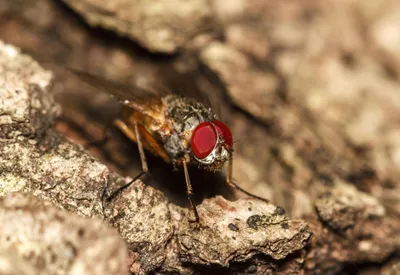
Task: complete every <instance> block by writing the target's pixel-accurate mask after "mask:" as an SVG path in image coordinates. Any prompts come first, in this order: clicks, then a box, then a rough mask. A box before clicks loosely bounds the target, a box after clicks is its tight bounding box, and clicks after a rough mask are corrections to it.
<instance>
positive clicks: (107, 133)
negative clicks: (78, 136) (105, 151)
mask: <svg viewBox="0 0 400 275" xmlns="http://www.w3.org/2000/svg"><path fill="white" fill-rule="evenodd" d="M113 126H114V124H108V125H107V126H106V128H105V129H104V133H103V138H102V139H101V140H97V141H90V142H88V143H87V144H86V145H85V149H90V148H92V147H102V146H103V145H105V144H106V143H107V142H108V141H109V139H110V136H111V128H112V127H113Z"/></svg>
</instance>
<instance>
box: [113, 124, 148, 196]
mask: <svg viewBox="0 0 400 275" xmlns="http://www.w3.org/2000/svg"><path fill="white" fill-rule="evenodd" d="M114 125H116V126H117V127H118V128H119V129H120V130H121V131H122V132H123V133H124V134H125V135H126V136H127V137H128V138H130V139H131V140H135V141H136V143H137V145H138V149H139V155H140V161H141V163H142V172H140V173H139V174H138V175H137V176H136V177H134V178H133V179H132V180H131V181H129V182H128V183H127V184H125V185H123V186H121V187H120V188H118V189H117V190H115V191H114V192H112V193H111V195H110V196H109V197H108V198H107V201H108V202H110V201H112V200H113V199H114V198H115V197H116V196H117V195H118V194H119V193H121V191H123V190H125V189H126V188H128V187H129V186H130V185H131V184H132V183H133V182H135V181H136V180H137V179H139V178H142V177H144V176H146V175H147V174H148V173H149V168H148V165H147V161H146V156H145V154H144V149H143V144H142V140H141V136H140V132H139V125H138V124H135V126H134V129H135V131H134V132H132V130H131V129H130V128H129V127H128V126H127V125H126V124H125V123H124V122H123V121H122V120H115V121H114Z"/></svg>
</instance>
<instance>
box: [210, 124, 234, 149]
mask: <svg viewBox="0 0 400 275" xmlns="http://www.w3.org/2000/svg"><path fill="white" fill-rule="evenodd" d="M212 123H213V124H214V125H215V127H216V128H217V131H218V133H219V134H220V135H221V136H222V137H223V138H224V141H225V143H226V144H228V145H229V146H230V147H233V137H232V132H231V130H230V129H229V128H228V126H226V125H225V124H224V123H223V122H221V121H219V120H213V121H212Z"/></svg>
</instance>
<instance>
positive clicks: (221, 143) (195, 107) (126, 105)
mask: <svg viewBox="0 0 400 275" xmlns="http://www.w3.org/2000/svg"><path fill="white" fill-rule="evenodd" d="M73 73H74V74H75V75H76V76H77V77H78V78H79V79H80V80H82V81H83V82H85V83H87V84H89V85H91V86H93V87H94V88H96V89H99V90H103V91H105V92H107V93H109V94H110V95H112V96H113V97H115V98H117V99H118V101H120V102H121V103H122V108H121V113H120V116H119V117H118V119H116V120H115V121H114V125H115V126H117V127H118V128H119V129H120V130H121V131H122V132H123V133H124V134H125V135H126V136H127V137H128V138H129V139H130V140H132V141H134V142H135V143H137V146H138V149H139V154H140V159H141V165H142V172H141V173H140V174H139V175H137V176H136V177H135V178H134V179H133V180H131V181H130V182H129V183H127V184H126V185H124V186H122V187H121V188H120V189H118V190H117V191H116V192H114V193H113V194H112V195H111V196H110V198H113V197H115V195H116V194H117V193H118V191H120V190H122V189H124V188H126V187H128V186H129V185H130V184H131V183H132V182H134V181H135V180H136V179H138V178H140V177H142V176H144V175H146V174H147V173H149V168H148V164H147V161H146V156H145V149H146V150H147V151H148V152H151V153H152V154H154V155H156V156H159V157H161V158H162V159H163V160H164V161H165V162H167V163H171V164H172V165H173V166H174V167H183V171H184V175H185V181H186V188H187V194H188V199H189V203H190V206H191V209H192V211H193V213H194V215H195V218H196V222H199V215H198V213H197V210H196V205H195V204H194V201H193V198H192V196H193V189H192V186H191V184H190V177H189V172H188V165H190V164H197V165H198V166H200V167H202V168H204V169H207V170H211V171H219V170H221V169H222V167H223V165H224V163H225V162H227V176H226V183H227V184H228V185H229V186H231V187H232V188H234V189H237V190H239V191H241V192H243V193H245V194H247V195H248V196H251V197H255V198H257V199H260V200H265V199H263V198H260V197H258V196H256V195H253V194H251V193H249V192H247V191H245V190H244V189H242V188H241V187H240V186H238V185H237V184H236V183H234V182H233V181H232V164H233V137H232V132H231V130H230V129H229V127H228V126H227V125H226V124H225V123H223V122H222V121H221V120H219V118H218V116H217V114H216V112H215V111H214V109H213V107H212V104H211V103H210V101H209V100H205V99H206V97H205V96H204V95H202V96H201V95H199V93H196V92H190V91H187V90H184V89H170V88H169V87H168V86H166V85H163V84H154V83H153V84H151V85H148V84H142V85H141V84H140V83H138V84H135V85H132V86H124V85H121V84H118V83H115V82H112V81H110V80H106V79H104V78H101V77H97V76H94V75H91V74H89V73H86V72H82V71H75V70H74V71H73ZM139 82H140V81H139Z"/></svg>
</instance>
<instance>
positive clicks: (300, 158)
mask: <svg viewBox="0 0 400 275" xmlns="http://www.w3.org/2000/svg"><path fill="white" fill-rule="evenodd" d="M0 39H1V40H3V41H4V42H6V43H11V44H13V45H15V46H18V47H20V48H21V49H22V50H23V51H24V52H26V53H28V54H30V55H32V56H33V57H34V58H35V59H36V60H38V61H39V62H41V63H42V64H43V66H44V67H48V68H51V69H52V70H54V71H55V73H56V75H57V80H56V81H54V89H55V91H56V92H57V94H58V101H59V102H60V104H61V105H62V106H63V114H62V116H61V117H60V119H59V120H58V121H57V122H56V128H57V129H58V131H60V132H62V133H64V134H65V135H67V136H68V137H70V138H72V139H74V140H75V141H76V142H79V143H81V144H86V143H87V142H88V141H90V140H100V139H101V138H102V136H103V131H104V129H105V128H106V127H107V126H108V125H109V124H110V122H111V121H112V120H113V119H114V118H115V117H116V116H117V115H118V104H116V102H113V101H112V100H111V99H110V98H109V96H108V95H107V94H106V93H101V91H98V90H94V89H92V88H90V87H88V86H87V85H85V84H84V83H82V82H80V81H79V80H78V79H76V78H74V77H73V76H71V75H70V74H68V73H66V72H65V71H64V70H63V69H62V68H63V67H72V68H76V69H79V70H83V71H87V72H90V73H93V74H96V75H99V76H102V77H105V78H108V79H111V80H114V81H117V82H121V83H125V84H128V85H129V84H130V83H134V82H135V81H136V79H137V77H141V78H146V79H147V80H148V81H153V82H154V83H158V82H162V81H165V80H167V81H168V83H169V85H170V87H172V88H176V89H198V90H200V91H201V92H203V93H205V94H206V95H207V96H209V97H210V98H211V99H212V101H213V104H214V105H215V106H217V109H218V112H220V113H221V117H222V119H223V120H224V121H225V122H226V123H227V124H228V125H229V126H230V127H231V129H232V132H233V135H234V139H235V155H234V173H233V177H234V179H235V180H236V181H237V182H238V183H239V184H240V185H241V186H242V187H243V188H245V189H247V190H248V191H250V192H253V193H255V194H257V195H259V196H263V197H265V198H268V199H269V200H271V202H272V203H274V204H276V205H280V206H282V207H283V208H284V209H285V210H286V212H287V214H288V215H289V216H290V217H293V218H301V219H305V220H307V221H309V223H310V226H311V227H312V228H313V231H314V234H315V236H314V238H313V244H312V247H313V249H311V251H310V252H309V254H308V257H309V259H310V260H309V261H307V260H306V261H305V264H304V266H305V268H306V270H309V271H310V272H311V271H312V272H314V273H324V272H328V273H339V272H343V273H347V274H354V273H359V274H379V273H380V272H386V271H387V272H389V271H388V270H394V268H393V266H396V264H397V267H398V266H399V265H400V264H399V261H400V260H399V259H400V255H399V248H400V233H399V227H400V226H399V225H400V219H399V217H400V184H399V180H398V179H399V176H400V81H399V77H400V2H399V1H396V0H386V1H356V0H347V1H344V0H335V1H333V0H328V1H318V0H305V1H279V0H252V1H245V0H213V1H205V0H203V1H202V0H176V1H167V0H164V1H161V0H158V1H157V0H154V1H140V0H115V1H106V0H80V1H79V0H64V1H61V0H9V1H7V0H3V1H1V2H0ZM172 69H173V70H172ZM112 132H113V135H112V139H111V140H110V141H109V142H108V143H107V144H105V145H104V146H102V147H101V148H92V149H91V150H92V153H93V154H96V155H97V156H98V157H100V158H102V159H103V160H104V161H105V162H107V164H108V165H110V167H113V169H115V170H117V171H119V172H120V173H122V174H123V175H126V176H135V175H136V173H138V172H139V171H140V160H139V156H138V153H137V149H136V145H135V144H132V143H131V142H130V141H129V140H128V139H127V138H125V137H124V136H123V135H122V134H121V133H119V132H118V131H117V130H113V131H112ZM149 159H150V160H149V162H150V163H149V164H150V169H151V171H152V173H153V174H154V175H155V177H156V178H157V175H159V177H158V179H156V180H155V183H154V184H156V185H157V187H158V188H160V189H161V190H163V191H164V192H166V193H167V194H168V196H169V198H170V200H171V201H173V202H176V203H179V204H181V205H185V204H186V195H185V185H184V179H183V175H182V173H179V172H173V171H171V170H172V169H171V166H169V165H166V164H164V163H163V162H162V161H161V160H160V159H158V158H155V157H151V156H149ZM165 175H168V176H165ZM191 176H192V178H193V181H194V185H195V186H194V189H195V193H196V195H197V200H198V201H199V202H201V200H202V199H203V198H205V197H210V196H214V195H216V194H223V195H224V196H226V197H228V198H232V199H234V198H235V197H240V196H242V195H241V194H234V193H233V191H232V190H230V189H228V188H226V186H224V185H223V184H222V183H221V182H223V178H221V176H220V175H215V174H212V173H206V172H204V171H198V170H197V169H192V170H191ZM335 211H337V212H335ZM332 213H333V214H332ZM335 215H336V216H335ZM311 259H312V260H311ZM387 274H389V273H387ZM393 274H395V273H393Z"/></svg>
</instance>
